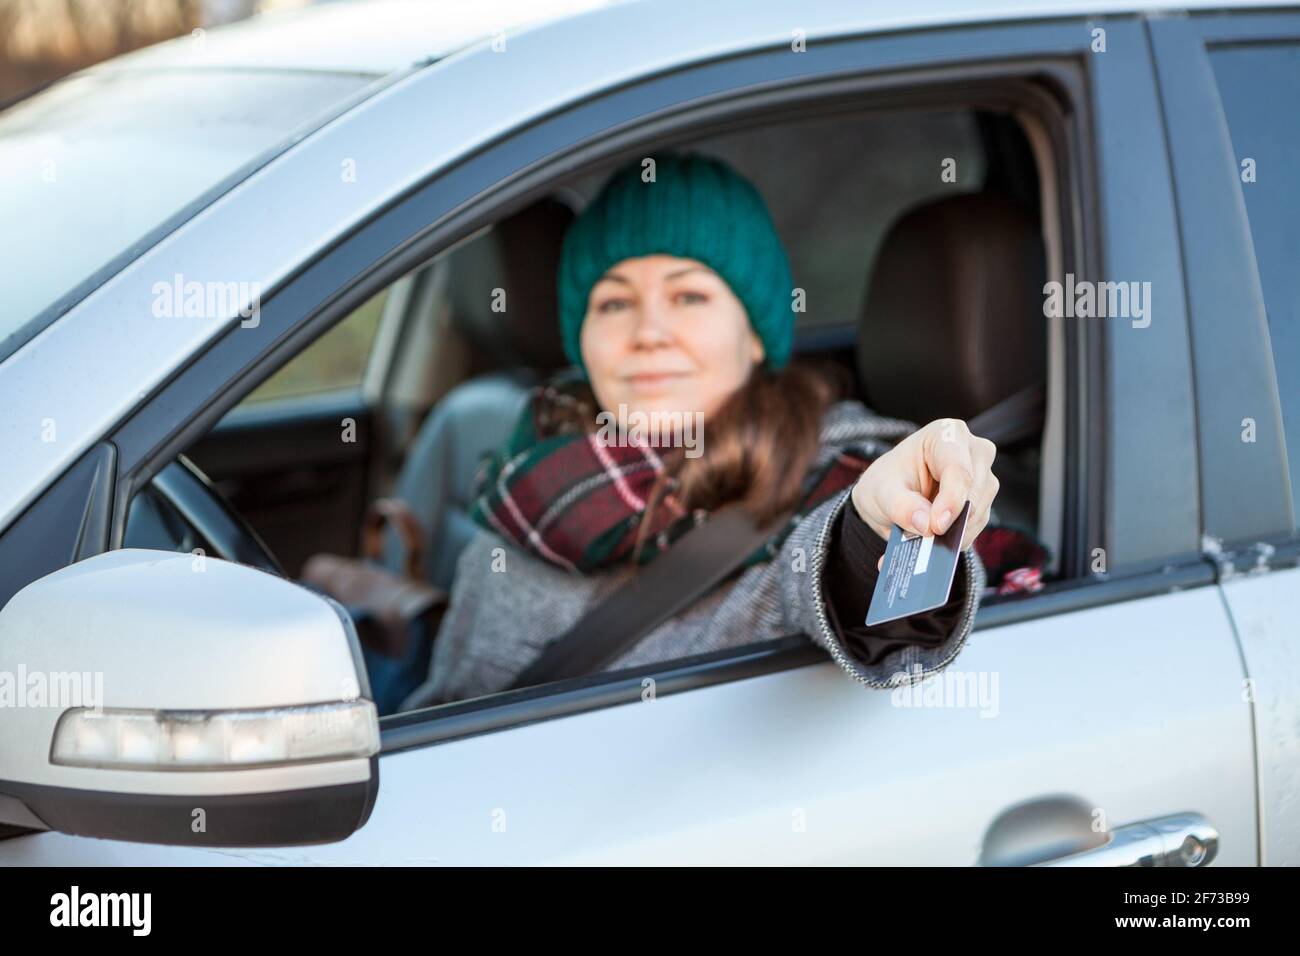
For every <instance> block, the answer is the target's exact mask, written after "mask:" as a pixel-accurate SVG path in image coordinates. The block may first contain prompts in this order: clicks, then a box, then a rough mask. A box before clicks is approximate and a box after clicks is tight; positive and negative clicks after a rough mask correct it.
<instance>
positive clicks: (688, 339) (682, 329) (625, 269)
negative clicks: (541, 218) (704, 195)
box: [579, 254, 763, 419]
mask: <svg viewBox="0 0 1300 956" xmlns="http://www.w3.org/2000/svg"><path fill="white" fill-rule="evenodd" d="M579 344H580V348H581V349H582V361H583V363H584V364H585V365H586V366H587V376H588V378H590V380H591V386H592V391H593V392H595V395H596V400H597V401H598V402H599V403H600V405H601V408H603V409H605V410H606V411H611V412H617V411H618V406H619V405H620V404H626V405H627V410H628V412H637V411H641V412H683V413H688V414H694V413H696V412H701V413H703V415H704V417H705V418H706V419H707V418H708V417H709V416H710V415H712V414H713V412H715V411H716V410H717V409H718V408H719V407H720V406H721V405H722V403H723V402H725V401H726V400H727V398H728V397H729V396H730V395H731V394H732V393H733V392H734V391H736V389H738V388H740V386H741V385H743V384H744V383H745V380H746V379H747V378H748V377H749V373H750V370H751V369H752V368H753V367H754V365H755V364H756V363H758V362H761V361H762V360H763V343H762V341H761V340H760V339H759V337H758V336H757V335H756V334H755V333H754V330H753V329H752V328H751V327H750V324H749V317H748V316H747V315H746V313H745V307H744V306H743V305H741V303H740V300H739V299H737V298H736V296H735V294H734V293H733V292H732V291H731V287H730V286H728V285H727V283H726V282H725V281H724V280H723V279H722V277H721V276H719V275H718V274H717V273H716V272H714V271H713V270H712V269H710V268H709V267H708V266H706V265H704V264H703V263H702V262H699V261H697V260H695V259H679V258H677V257H676V256H669V255H661V254H660V255H652V256H638V257H636V258H633V259H624V260H623V261H622V262H619V263H616V264H615V265H613V266H611V267H610V268H609V270H608V271H607V272H606V273H605V274H604V275H603V276H602V277H601V278H600V279H599V280H598V281H597V282H596V284H595V285H594V286H592V289H591V294H590V295H589V296H588V298H587V315H586V318H584V319H583V323H582V333H581V337H580V339H579Z"/></svg>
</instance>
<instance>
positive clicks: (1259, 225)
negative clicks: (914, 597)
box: [1210, 43, 1300, 516]
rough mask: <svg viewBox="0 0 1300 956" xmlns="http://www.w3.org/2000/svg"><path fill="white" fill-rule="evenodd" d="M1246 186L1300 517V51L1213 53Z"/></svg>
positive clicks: (1290, 46)
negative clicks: (1299, 112) (1299, 107)
mask: <svg viewBox="0 0 1300 956" xmlns="http://www.w3.org/2000/svg"><path fill="white" fill-rule="evenodd" d="M1210 63H1211V64H1212V66H1213V68H1214V75H1215V78H1216V80H1217V82H1218V85H1219V97H1220V100H1221V101H1222V103H1223V110H1224V113H1225V115H1226V116H1227V119H1228V130H1229V133H1230V134H1231V137H1232V148H1233V152H1234V153H1235V154H1236V159H1237V164H1238V176H1237V180H1238V186H1239V188H1240V189H1241V195H1242V198H1243V199H1244V200H1245V204H1246V212H1247V215H1248V216H1249V218H1250V233H1251V238H1252V240H1253V241H1254V245H1255V261H1256V263H1257V264H1258V268H1259V280H1260V284H1261V286H1262V288H1263V294H1264V309H1265V311H1266V312H1267V314H1268V331H1269V337H1270V338H1271V339H1272V345H1273V366H1274V370H1275V373H1276V375H1277V385H1278V397H1279V399H1280V401H1281V405H1282V425H1283V429H1284V431H1285V434H1286V445H1287V456H1288V462H1289V465H1290V470H1291V498H1292V507H1293V511H1294V513H1295V514H1296V515H1297V516H1300V262H1297V259H1298V258H1300V190H1297V189H1296V170H1297V169H1300V121H1297V119H1296V112H1295V104H1296V103H1300V43H1287V44H1277V45H1269V46H1259V45H1252V46H1237V47H1232V46H1226V47H1219V48H1212V49H1211V51H1210Z"/></svg>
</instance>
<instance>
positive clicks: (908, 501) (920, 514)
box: [885, 488, 931, 534]
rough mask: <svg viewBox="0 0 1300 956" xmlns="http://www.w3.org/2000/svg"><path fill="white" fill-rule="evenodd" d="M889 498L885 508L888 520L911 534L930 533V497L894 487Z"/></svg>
mask: <svg viewBox="0 0 1300 956" xmlns="http://www.w3.org/2000/svg"><path fill="white" fill-rule="evenodd" d="M891 499H892V500H891V501H890V503H889V507H888V508H887V509H885V513H886V514H888V515H889V520H890V521H892V522H894V524H896V525H898V526H899V527H900V528H902V529H903V530H904V531H910V532H911V533H912V534H929V533H930V507H931V506H930V499H928V498H926V497H925V495H922V494H920V493H918V492H915V491H910V490H908V489H906V488H898V489H896V490H895V491H894V492H893V493H892V495H891Z"/></svg>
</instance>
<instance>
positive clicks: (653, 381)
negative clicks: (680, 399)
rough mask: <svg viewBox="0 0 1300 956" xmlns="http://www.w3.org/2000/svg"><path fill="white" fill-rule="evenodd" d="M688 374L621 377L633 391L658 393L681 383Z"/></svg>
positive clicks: (651, 374) (669, 373)
mask: <svg viewBox="0 0 1300 956" xmlns="http://www.w3.org/2000/svg"><path fill="white" fill-rule="evenodd" d="M689 375H690V373H689V372H633V373H632V374H630V375H625V376H623V381H624V382H625V383H626V384H627V385H628V387H629V388H631V389H632V390H633V391H637V392H660V391H663V390H665V389H669V388H672V387H673V386H674V385H676V384H677V383H678V382H681V381H682V380H683V379H685V378H686V377H687V376H689Z"/></svg>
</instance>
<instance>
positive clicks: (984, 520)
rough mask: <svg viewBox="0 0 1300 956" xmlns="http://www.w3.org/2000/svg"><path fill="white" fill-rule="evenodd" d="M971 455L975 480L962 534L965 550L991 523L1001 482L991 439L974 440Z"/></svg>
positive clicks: (995, 451)
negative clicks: (996, 472) (969, 511)
mask: <svg viewBox="0 0 1300 956" xmlns="http://www.w3.org/2000/svg"><path fill="white" fill-rule="evenodd" d="M973 441H974V445H973V447H972V452H971V457H972V458H973V459H974V461H975V481H974V483H973V484H972V486H971V497H970V508H971V513H970V518H969V519H968V520H967V522H966V530H965V532H964V533H963V534H962V543H961V547H962V550H963V551H964V550H965V549H966V548H969V547H970V546H971V544H972V543H974V541H975V539H976V538H977V537H978V536H979V533H980V532H981V531H983V530H984V529H985V528H986V527H987V526H988V523H989V518H990V516H991V514H992V509H993V499H994V498H996V497H997V494H998V489H999V487H1001V483H1000V482H999V481H998V478H997V475H995V474H993V468H992V465H993V459H994V457H995V456H996V455H997V449H996V448H995V447H994V446H993V443H992V442H991V441H988V440H987V439H984V438H976V439H974V440H973Z"/></svg>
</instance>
